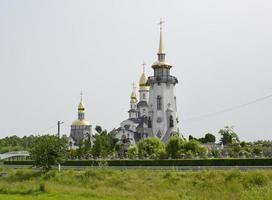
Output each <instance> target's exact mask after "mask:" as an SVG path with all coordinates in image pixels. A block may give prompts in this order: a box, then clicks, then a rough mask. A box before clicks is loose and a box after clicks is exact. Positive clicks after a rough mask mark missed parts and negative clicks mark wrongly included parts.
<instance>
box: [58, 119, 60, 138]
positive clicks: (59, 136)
mask: <svg viewBox="0 0 272 200" xmlns="http://www.w3.org/2000/svg"><path fill="white" fill-rule="evenodd" d="M58 138H60V121H58Z"/></svg>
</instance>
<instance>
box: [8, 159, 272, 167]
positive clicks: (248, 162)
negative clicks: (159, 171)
mask: <svg viewBox="0 0 272 200" xmlns="http://www.w3.org/2000/svg"><path fill="white" fill-rule="evenodd" d="M3 163H4V165H34V162H33V161H31V160H23V161H4V162H3ZM62 165H63V166H272V158H258V159H199V160H189V159H188V160H186V159H184V160H178V159H176V160H174V159H172V160H68V161H66V162H64V163H63V164H62Z"/></svg>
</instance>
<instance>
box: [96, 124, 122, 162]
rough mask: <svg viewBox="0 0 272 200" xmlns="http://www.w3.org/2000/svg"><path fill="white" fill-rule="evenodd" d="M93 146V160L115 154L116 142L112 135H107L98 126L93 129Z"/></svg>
mask: <svg viewBox="0 0 272 200" xmlns="http://www.w3.org/2000/svg"><path fill="white" fill-rule="evenodd" d="M95 130H96V132H97V133H96V134H95V136H94V145H93V148H92V154H93V157H94V158H106V157H108V156H111V155H113V154H114V152H115V145H116V143H117V142H118V139H116V138H115V137H114V136H113V135H111V134H108V133H107V131H106V130H102V128H101V127H100V126H96V128H95Z"/></svg>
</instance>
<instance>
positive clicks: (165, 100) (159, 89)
mask: <svg viewBox="0 0 272 200" xmlns="http://www.w3.org/2000/svg"><path fill="white" fill-rule="evenodd" d="M159 24H160V40H159V50H158V53H157V56H158V58H157V61H155V62H154V63H153V64H152V68H153V71H154V75H153V76H149V77H148V78H147V76H146V74H145V70H143V74H142V75H141V77H140V81H139V91H138V92H139V102H138V99H137V94H136V88H135V86H134V87H133V91H132V93H131V96H130V109H129V111H128V113H129V118H128V119H127V120H125V121H123V122H121V124H120V127H119V128H118V129H117V130H116V132H117V133H116V137H117V138H118V139H119V140H120V141H122V140H124V139H126V141H127V140H129V141H130V143H131V144H135V143H137V142H138V141H139V140H140V139H142V138H146V137H158V138H159V139H161V140H162V141H163V142H164V143H167V142H168V141H169V139H170V137H171V136H172V135H174V134H177V135H179V136H181V135H180V133H179V128H178V122H179V121H178V114H177V103H176V101H177V100H176V95H175V86H176V84H177V83H178V79H177V78H176V77H175V76H172V75H171V74H170V69H171V68H172V65H170V64H169V63H167V62H166V60H165V55H166V53H165V51H164V45H163V36H162V24H163V21H160V23H159Z"/></svg>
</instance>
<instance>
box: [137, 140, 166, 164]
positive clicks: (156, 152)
mask: <svg viewBox="0 0 272 200" xmlns="http://www.w3.org/2000/svg"><path fill="white" fill-rule="evenodd" d="M137 146H138V150H139V157H140V158H152V159H158V158H159V157H160V154H162V152H164V151H165V145H164V143H163V142H162V141H161V140H160V139H159V138H155V137H150V138H146V139H144V140H141V141H140V142H139V143H138V144H137Z"/></svg>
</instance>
